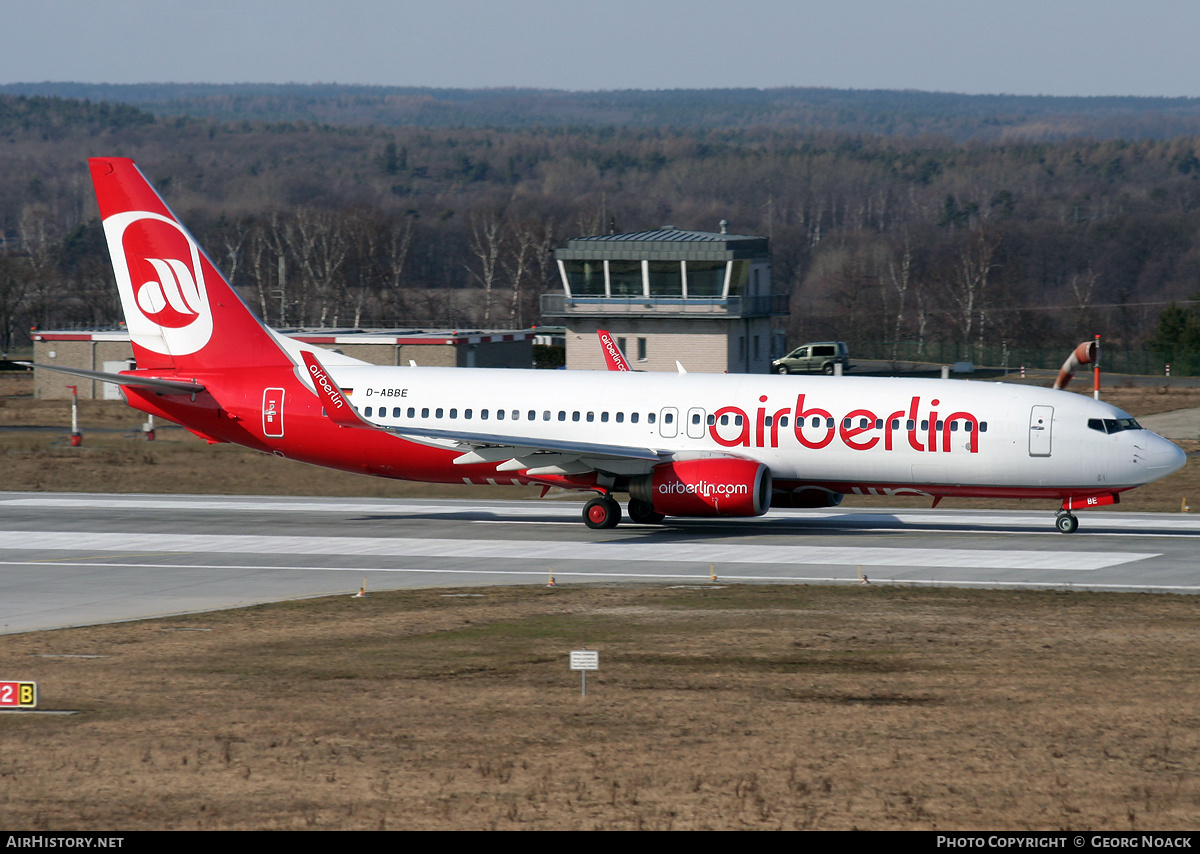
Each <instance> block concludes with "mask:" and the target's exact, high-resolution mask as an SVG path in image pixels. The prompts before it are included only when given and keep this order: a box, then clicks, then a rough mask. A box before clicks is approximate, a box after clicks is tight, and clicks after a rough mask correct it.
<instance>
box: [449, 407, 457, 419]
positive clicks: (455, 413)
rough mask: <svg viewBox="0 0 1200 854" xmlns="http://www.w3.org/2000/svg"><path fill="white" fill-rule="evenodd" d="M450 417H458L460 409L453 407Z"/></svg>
mask: <svg viewBox="0 0 1200 854" xmlns="http://www.w3.org/2000/svg"><path fill="white" fill-rule="evenodd" d="M450 417H451V418H457V417H458V410H457V409H451V410H450Z"/></svg>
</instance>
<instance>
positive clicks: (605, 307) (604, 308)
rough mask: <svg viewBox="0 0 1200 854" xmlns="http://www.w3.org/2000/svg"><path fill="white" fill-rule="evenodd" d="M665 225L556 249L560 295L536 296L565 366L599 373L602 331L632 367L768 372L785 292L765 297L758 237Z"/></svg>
mask: <svg viewBox="0 0 1200 854" xmlns="http://www.w3.org/2000/svg"><path fill="white" fill-rule="evenodd" d="M721 226H722V230H721V232H719V233H716V232H707V231H684V230H682V229H678V228H675V227H673V226H666V227H664V228H661V229H657V230H655V231H641V232H635V233H632V234H604V235H596V236H593V237H577V238H575V239H573V240H570V241H568V243H567V246H566V248H564V249H557V250H555V253H554V255H555V259H556V260H557V261H558V269H559V274H560V275H561V277H562V283H563V293H561V294H545V295H544V296H543V297H542V315H543V316H544V317H555V318H562V320H563V324H564V326H565V327H566V343H567V368H568V369H573V370H580V369H582V370H604V367H605V366H604V358H603V355H602V353H601V350H600V344H599V341H598V340H597V338H596V330H597V329H607V330H608V331H609V332H611V333H612V335H613V337H614V338H616V339H617V343H618V344H620V346H621V348H622V350H624V352H625V356H626V358H628V359H629V363H630V365H631V366H632V367H633V369H634V370H643V371H674V370H676V367H675V362H676V360H678V361H680V362H682V363H683V365H684V367H686V368H687V370H688V371H695V372H712V373H717V372H729V373H767V372H768V371H769V369H770V363H771V355H772V354H771V350H772V343H771V318H772V317H776V316H780V315H785V314H787V313H788V311H787V303H788V300H787V295H786V294H777V293H773V292H772V290H771V255H770V248H769V246H768V240H767V238H765V237H753V236H748V235H741V234H728V233H726V231H725V228H726V223H725V222H724V221H722V223H721Z"/></svg>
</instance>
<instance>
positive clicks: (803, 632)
mask: <svg viewBox="0 0 1200 854" xmlns="http://www.w3.org/2000/svg"><path fill="white" fill-rule="evenodd" d="M1198 618H1200V600H1197V599H1196V597H1183V596H1150V595H1141V596H1139V595H1112V594H1087V593H1026V592H1010V591H989V592H981V591H962V590H905V589H895V588H876V587H851V588H845V587H841V588H834V587H804V586H797V587H782V586H770V587H765V586H759V587H739V586H731V587H720V586H714V587H693V588H675V589H672V588H667V587H661V586H644V587H642V586H630V587H623V588H609V587H599V586H579V587H567V588H565V587H558V588H555V589H552V590H551V589H545V588H537V587H524V588H515V589H512V588H510V589H505V588H487V589H484V590H479V589H476V590H472V591H447V590H442V591H415V592H406V593H395V594H391V593H389V594H385V595H378V596H370V597H368V598H367V599H352V598H349V597H341V598H337V599H325V600H315V601H307V602H299V603H285V604H280V605H272V606H266V607H258V608H253V609H249V610H244V611H226V612H220V613H213V614H203V615H196V616H192V617H184V618H176V619H168V620H157V621H150V622H144V623H133V624H124V625H113V626H98V627H92V628H81V629H73V630H63V631H57V632H39V633H36V634H28V635H16V636H7V637H0V660H3V661H4V662H5V667H6V670H8V671H11V672H12V675H18V674H19V675H20V677H21V678H27V679H36V680H38V682H39V684H40V688H41V692H42V706H43V708H48V709H60V710H76V711H78V712H79V714H76V715H73V716H69V717H62V716H53V717H51V716H32V715H30V716H11V715H9V716H0V740H2V743H3V744H4V750H3V751H2V752H0V823H3V824H4V826H5V827H7V828H10V829H16V828H21V829H89V828H108V829H112V828H119V829H126V830H128V829H138V828H173V829H188V828H208V829H218V828H220V829H236V828H327V829H333V828H340V829H348V828H363V829H373V828H392V829H415V828H471V829H491V828H502V829H503V828H510V829H533V828H545V829H550V828H556V829H558V828H578V829H592V828H603V829H618V828H621V829H635V828H638V829H642V828H650V829H669V828H670V829H709V828H711V829H738V828H763V829H775V828H782V829H793V828H822V829H849V828H909V829H1001V828H1004V829H1029V828H1042V829H1070V828H1073V829H1085V828H1087V829H1094V830H1100V829H1120V830H1129V829H1140V830H1145V829H1194V828H1195V827H1196V826H1197V824H1198V823H1200V778H1197V776H1196V774H1195V773H1194V769H1195V768H1196V766H1197V763H1198V762H1200V712H1198V711H1197V709H1198V708H1200V679H1198V678H1197V677H1198V675H1200V674H1198V673H1197V669H1198V665H1197V662H1198V661H1200V632H1197V631H1196V624H1197V619H1198ZM583 646H587V647H588V648H591V649H595V650H599V653H600V670H599V672H598V673H595V674H593V675H592V676H591V677H590V678H589V681H588V696H587V699H586V700H583V699H581V697H580V679H579V676H578V674H576V673H572V672H570V671H569V670H568V667H567V653H568V651H569V650H571V649H578V648H581V647H583Z"/></svg>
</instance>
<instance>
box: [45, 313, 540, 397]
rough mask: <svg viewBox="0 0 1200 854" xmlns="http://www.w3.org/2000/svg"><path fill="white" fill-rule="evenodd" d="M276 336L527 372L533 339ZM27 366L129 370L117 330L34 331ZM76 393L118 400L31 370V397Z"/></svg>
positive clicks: (128, 354)
mask: <svg viewBox="0 0 1200 854" xmlns="http://www.w3.org/2000/svg"><path fill="white" fill-rule="evenodd" d="M277 331H278V332H280V334H282V335H286V336H287V337H288V338H292V339H294V340H296V341H303V342H304V343H306V344H314V345H316V346H318V347H324V348H325V349H327V350H337V351H338V352H339V353H344V354H345V355H347V356H352V357H353V358H355V359H361V360H362V361H364V362H370V363H371V364H373V365H407V364H408V363H409V360H410V359H411V360H413V361H415V362H416V363H417V364H418V365H421V366H422V367H449V368H454V367H458V368H532V367H533V339H534V336H535V335H536V333H535V332H534V331H533V330H530V329H522V330H494V331H462V330H454V331H437V330H433V331H425V330H417V329H406V330H396V329H391V330H371V331H364V330H359V329H305V330H277ZM31 337H32V338H33V361H34V362H35V363H37V364H43V365H61V366H62V367H64V368H82V369H83V370H88V371H106V372H109V373H116V372H118V371H125V370H130V369H131V368H132V367H133V366H134V365H133V345H132V344H130V342H129V333H128V332H126V331H125V330H123V329H120V330H74V331H68V330H62V331H45V332H42V331H35V332H34V333H33V334H32V336H31ZM67 384H70V385H75V386H78V387H79V396H80V397H81V398H84V399H96V400H99V399H119V398H120V392H119V391H118V388H117V386H115V385H113V384H112V383H104V382H99V381H95V380H87V379H83V378H81V377H64V376H63V375H62V374H57V373H55V372H54V371H46V370H39V369H37V368H35V369H34V378H33V395H34V397H35V398H38V399H41V400H62V399H65V398H69V397H70V396H71V392H70V391H69V390H68V388H67Z"/></svg>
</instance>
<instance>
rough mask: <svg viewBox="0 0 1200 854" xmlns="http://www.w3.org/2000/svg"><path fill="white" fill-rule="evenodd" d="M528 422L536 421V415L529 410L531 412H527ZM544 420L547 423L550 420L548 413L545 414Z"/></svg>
mask: <svg viewBox="0 0 1200 854" xmlns="http://www.w3.org/2000/svg"><path fill="white" fill-rule="evenodd" d="M529 420H530V421H537V413H536V412H534V411H533V410H532V409H531V410H529ZM546 420H547V421H549V420H550V413H549V412H547V413H546Z"/></svg>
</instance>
